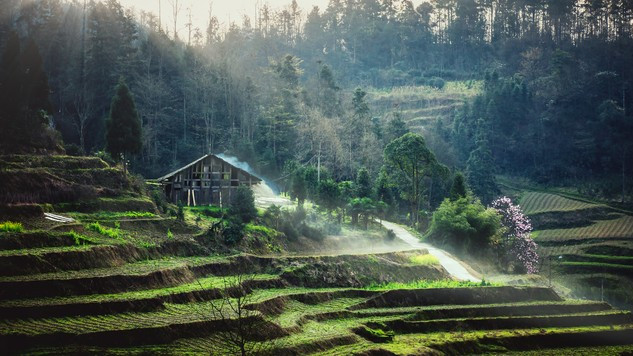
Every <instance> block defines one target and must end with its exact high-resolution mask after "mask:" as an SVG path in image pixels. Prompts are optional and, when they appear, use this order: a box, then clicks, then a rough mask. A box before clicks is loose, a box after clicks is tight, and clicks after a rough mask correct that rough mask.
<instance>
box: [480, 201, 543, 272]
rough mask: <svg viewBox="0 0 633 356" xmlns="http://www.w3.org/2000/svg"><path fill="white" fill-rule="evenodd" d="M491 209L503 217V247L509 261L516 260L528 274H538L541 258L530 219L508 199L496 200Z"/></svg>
mask: <svg viewBox="0 0 633 356" xmlns="http://www.w3.org/2000/svg"><path fill="white" fill-rule="evenodd" d="M491 207H492V208H493V209H495V210H496V211H497V212H498V213H499V214H500V215H501V225H502V226H503V227H504V228H505V233H504V236H503V237H504V240H503V241H502V245H503V246H502V247H503V248H504V252H505V254H506V259H507V261H512V260H514V259H516V261H518V262H519V263H520V264H521V265H522V266H523V267H524V268H525V270H526V271H527V273H529V274H533V273H538V265H539V263H538V261H539V256H538V253H537V252H536V250H537V245H536V243H535V242H534V240H532V238H531V237H530V233H531V232H532V223H531V222H530V219H529V218H528V217H527V216H525V215H524V214H523V211H522V210H521V207H520V206H518V205H514V204H512V200H511V199H510V198H508V197H501V198H498V199H496V200H495V201H493V202H492V204H491Z"/></svg>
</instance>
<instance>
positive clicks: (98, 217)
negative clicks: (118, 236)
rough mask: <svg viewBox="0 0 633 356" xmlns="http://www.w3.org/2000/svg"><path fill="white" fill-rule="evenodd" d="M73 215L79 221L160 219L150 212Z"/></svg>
mask: <svg viewBox="0 0 633 356" xmlns="http://www.w3.org/2000/svg"><path fill="white" fill-rule="evenodd" d="M71 215H72V216H73V217H75V218H77V219H79V220H90V219H95V220H118V219H141V218H144V219H147V218H156V217H158V215H156V214H154V213H151V212H148V211H99V212H96V213H92V214H85V213H73V214H71Z"/></svg>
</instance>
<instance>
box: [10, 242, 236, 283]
mask: <svg viewBox="0 0 633 356" xmlns="http://www.w3.org/2000/svg"><path fill="white" fill-rule="evenodd" d="M84 248H90V247H87V246H70V247H57V248H54V249H55V250H59V251H62V250H72V249H84ZM35 250H46V251H51V250H53V248H42V249H30V250H19V251H21V252H25V253H30V252H31V251H35ZM9 252H10V251H9ZM4 253H7V252H6V251H0V254H4ZM227 261H228V260H227V259H226V258H225V257H217V256H208V257H165V258H163V259H156V260H146V261H140V262H135V263H128V264H125V265H123V266H119V267H110V268H94V269H84V270H79V271H60V272H53V273H42V274H34V275H25V276H10V277H0V281H32V280H48V279H58V280H70V279H79V278H93V277H107V276H112V275H145V274H148V273H151V272H156V271H158V270H163V269H170V268H180V267H187V266H201V265H206V264H213V263H226V262H227Z"/></svg>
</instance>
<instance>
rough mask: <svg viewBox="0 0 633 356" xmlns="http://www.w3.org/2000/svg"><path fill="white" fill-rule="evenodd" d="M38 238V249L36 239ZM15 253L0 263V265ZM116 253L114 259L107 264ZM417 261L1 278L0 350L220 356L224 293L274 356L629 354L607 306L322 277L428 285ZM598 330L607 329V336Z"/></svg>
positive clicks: (628, 329)
mask: <svg viewBox="0 0 633 356" xmlns="http://www.w3.org/2000/svg"><path fill="white" fill-rule="evenodd" d="M27 234H30V232H25V235H27ZM29 236H30V235H29ZM33 236H37V235H33ZM40 237H42V238H43V239H47V237H46V236H45V234H42V235H41V236H40ZM46 241H50V242H51V243H53V244H56V243H57V240H55V239H51V240H43V241H42V242H40V243H34V244H33V245H34V246H37V247H36V248H34V249H24V250H21V251H19V253H18V254H17V255H19V256H21V255H23V254H28V253H31V254H34V253H35V254H39V255H42V252H43V251H44V252H45V251H49V252H54V253H57V254H60V255H61V256H64V255H69V256H70V255H71V254H73V253H75V254H76V253H89V251H90V250H91V247H95V246H106V247H107V244H105V241H101V242H100V244H99V245H90V246H87V247H86V248H72V247H69V248H67V247H61V248H60V247H55V246H50V247H48V246H46V245H47V242H46ZM14 252H15V251H11V250H7V251H4V254H3V255H0V257H2V256H5V257H6V256H12V254H13V255H15V253H14ZM124 252H125V251H123V250H121V249H114V250H113V251H112V253H113V254H115V255H116V254H123V253H124ZM148 256H153V255H151V254H149V255H148ZM420 256H424V255H421V252H420V251H413V252H407V253H400V254H398V253H396V254H385V255H381V256H351V257H350V256H328V257H288V258H275V257H257V256H249V255H240V256H207V257H204V256H190V257H178V256H164V257H163V258H158V257H156V256H154V257H153V258H154V259H149V260H144V261H137V262H127V263H125V264H123V265H122V266H112V267H108V268H86V269H83V270H78V271H64V270H61V271H58V272H53V273H35V272H33V273H27V274H24V275H8V276H4V277H0V285H2V286H11V288H10V291H11V293H8V294H7V289H3V290H2V291H0V315H2V316H1V317H0V343H1V344H3V345H7V347H8V348H7V351H8V352H42V353H73V352H96V353H98V352H114V353H116V352H120V353H128V352H145V353H157V354H160V353H178V354H181V353H192V352H193V353H212V354H218V353H220V354H221V353H222V352H220V351H218V349H217V343H216V342H214V339H213V338H212V337H213V336H214V335H215V333H216V332H217V331H218V325H220V324H219V320H218V317H217V315H216V314H214V313H213V310H214V309H215V308H213V306H216V307H220V306H224V307H223V310H224V311H225V313H224V314H225V315H234V311H233V310H231V309H230V308H227V305H226V300H223V299H221V296H222V292H228V293H237V294H230V295H231V298H236V297H237V296H239V295H242V293H244V292H246V293H248V296H249V298H248V300H249V302H248V303H249V305H248V307H247V308H246V309H247V311H246V312H245V314H244V315H245V320H246V321H245V322H248V320H261V321H264V322H266V323H268V324H267V325H275V327H277V328H279V330H281V331H283V334H284V335H285V336H280V337H278V338H276V339H275V340H274V343H273V344H272V345H273V347H274V348H275V350H274V353H275V354H280V355H284V354H313V353H320V352H322V353H327V354H349V353H350V352H366V351H370V350H376V349H385V350H390V351H392V352H396V353H407V352H412V351H415V352H419V351H420V350H431V351H432V350H443V349H444V348H449V349H453V350H461V351H466V350H471V351H472V350H474V352H483V351H486V347H488V346H486V345H487V344H486V343H487V342H490V338H500V339H504V340H509V339H511V338H519V339H520V338H521V337H522V338H523V339H520V340H527V339H529V338H532V337H536V338H537V339H536V344H534V345H538V342H539V340H540V339H538V338H539V337H545V336H543V332H542V330H547V331H546V332H545V334H546V336H547V337H553V338H554V339H556V338H558V337H560V338H563V339H564V337H565V336H564V335H570V334H573V333H578V334H582V333H591V332H602V333H606V334H607V335H612V336H613V335H615V336H614V338H615V342H616V343H618V344H622V343H625V344H626V343H633V338H628V337H629V336H633V319H632V318H631V315H630V313H628V312H621V311H618V310H614V309H612V308H611V307H610V306H609V305H608V304H605V303H598V302H587V301H578V300H561V298H560V297H559V296H558V295H556V294H555V293H554V292H553V291H551V290H549V289H547V288H534V287H506V286H486V287H478V286H473V285H468V284H463V285H460V284H459V283H456V282H442V281H439V282H419V283H418V282H407V281H403V280H397V279H395V280H388V281H384V283H383V284H380V283H378V284H377V283H373V284H371V285H370V284H367V285H366V286H364V287H362V288H351V286H350V285H347V286H346V285H342V283H343V282H342V281H349V282H346V283H358V282H357V281H354V280H353V279H351V278H350V276H338V275H333V274H331V273H332V271H339V272H338V273H341V272H340V271H345V272H344V273H349V272H347V271H352V272H357V273H358V271H360V270H364V268H369V267H368V266H370V267H372V268H378V269H381V268H382V270H381V271H383V270H384V273H381V274H382V275H390V276H395V275H397V273H395V272H394V271H401V273H402V275H405V274H406V273H410V271H411V269H412V268H420V271H424V268H427V269H428V271H429V275H433V276H445V275H444V274H442V273H439V272H438V271H437V270H436V269H437V268H439V267H437V266H420V265H416V264H414V263H413V262H412V259H413V260H416V261H417V260H418V259H420ZM121 257H122V256H111V258H113V259H115V260H116V259H121ZM622 260H624V259H622ZM418 262H419V261H418ZM354 264H357V265H354ZM307 265H309V266H310V267H309V268H306V266H307ZM346 265H347V266H348V267H347V269H343V268H342V267H343V266H346ZM350 265H352V266H356V268H354V267H352V268H350V267H349V266H350ZM60 267H63V266H61V265H60ZM394 268H396V270H393V269H394ZM245 269H246V270H247V272H248V273H253V274H252V275H250V276H249V278H248V280H247V281H244V282H243V285H242V287H243V288H240V289H236V288H235V285H234V284H235V283H234V282H235V281H236V280H237V279H238V277H237V276H236V273H238V272H244V271H245ZM388 269H391V270H389V272H388V273H387V270H388ZM170 271H171V272H175V271H180V272H179V273H180V274H177V275H172V274H170V273H171V272H170ZM407 271H408V272H407ZM416 271H417V270H416ZM293 273H295V274H293ZM296 273H299V274H296ZM304 273H305V275H304ZM320 273H322V274H320ZM328 273H329V274H328ZM378 275H380V274H378ZM152 276H153V277H152ZM334 277H337V278H334ZM387 282H399V283H387ZM32 283H46V284H47V285H48V286H49V287H50V288H52V291H51V290H49V289H44V290H41V291H38V290H30V291H28V293H27V291H25V290H23V291H22V293H23V294H22V295H21V294H20V291H21V288H22V289H24V288H26V287H27V286H29V285H31V284H32ZM321 284H322V285H321ZM84 285H85V288H87V289H85V290H84V289H82V288H83V286H84ZM78 286H82V288H79V287H78ZM227 286H229V290H225V288H226V287H227ZM429 286H434V287H435V288H428V287H429ZM438 286H440V288H437V287H438ZM456 286H460V287H456ZM231 300H234V299H231ZM605 324H609V325H613V327H612V328H609V329H606V328H604V327H603V326H602V325H605ZM535 327H537V328H538V329H535ZM383 329H384V330H383ZM362 330H374V331H375V330H379V331H375V332H377V333H383V332H388V331H394V332H395V337H394V339H393V341H392V342H389V343H386V344H382V343H377V342H376V341H375V340H374V341H372V340H373V339H371V338H368V336H367V335H365V334H363V331H362ZM619 333H621V334H622V335H623V336H622V335H620V334H619ZM513 340H514V339H513ZM463 342H470V343H473V344H476V345H480V346H476V348H475V349H472V347H473V346H472V345H471V344H468V348H465V349H461V348H462V347H463V344H462V343H463ZM521 342H523V341H521ZM515 344H516V345H519V344H520V342H519V341H516V342H515V341H512V342H509V343H508V346H507V350H514V349H520V347H519V346H516V345H515ZM471 351H469V352H471Z"/></svg>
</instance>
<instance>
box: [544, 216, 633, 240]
mask: <svg viewBox="0 0 633 356" xmlns="http://www.w3.org/2000/svg"><path fill="white" fill-rule="evenodd" d="M627 237H630V238H631V239H633V217H631V216H628V215H622V216H620V217H619V218H617V219H613V220H599V221H596V223H594V224H593V225H591V226H586V227H576V228H571V229H551V230H541V231H538V232H537V233H536V238H537V241H539V240H565V239H570V240H571V239H573V240H578V239H596V238H601V239H614V238H617V239H620V238H627Z"/></svg>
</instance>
